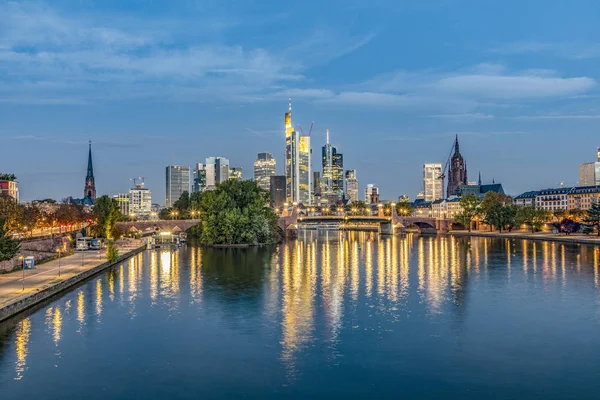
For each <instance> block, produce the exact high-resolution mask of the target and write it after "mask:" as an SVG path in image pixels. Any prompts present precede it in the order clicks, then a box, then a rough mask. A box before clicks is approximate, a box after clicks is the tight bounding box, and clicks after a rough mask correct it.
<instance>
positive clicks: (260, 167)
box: [254, 153, 277, 190]
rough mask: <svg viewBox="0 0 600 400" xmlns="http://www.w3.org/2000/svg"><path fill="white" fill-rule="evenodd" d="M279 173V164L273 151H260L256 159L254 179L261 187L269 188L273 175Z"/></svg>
mask: <svg viewBox="0 0 600 400" xmlns="http://www.w3.org/2000/svg"><path fill="white" fill-rule="evenodd" d="M274 175H277V164H276V162H275V158H274V157H273V154H271V153H258V156H257V157H256V160H255V161H254V180H255V181H256V183H257V184H258V186H260V187H261V188H263V189H265V190H269V188H270V187H271V177H272V176H274Z"/></svg>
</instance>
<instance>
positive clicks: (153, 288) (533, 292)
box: [0, 232, 600, 400]
mask: <svg viewBox="0 0 600 400" xmlns="http://www.w3.org/2000/svg"><path fill="white" fill-rule="evenodd" d="M599 263H600V250H599V249H597V248H594V247H586V246H572V245H563V244H558V243H547V242H533V241H526V240H503V239H490V238H471V239H468V238H453V237H440V238H436V237H419V236H412V235H409V236H407V237H390V238H380V237H378V236H377V235H375V234H369V233H360V234H358V233H357V234H346V235H341V234H338V233H329V234H317V233H314V232H313V233H306V234H305V235H304V236H302V235H301V238H300V239H299V240H297V241H292V242H288V243H286V244H284V245H282V246H280V247H278V248H277V247H274V248H270V249H268V248H261V249H232V250H216V249H204V248H200V247H197V246H194V245H191V244H190V245H188V246H187V247H184V248H182V249H180V250H174V251H169V250H157V251H148V252H145V253H143V254H140V255H138V256H136V257H134V258H132V259H130V260H128V261H126V262H124V263H123V264H122V265H120V266H118V267H116V268H114V269H113V270H111V271H107V272H106V273H103V274H102V275H99V276H98V277H96V278H94V279H92V280H91V281H89V282H87V283H85V284H84V285H82V286H80V287H78V288H76V289H74V290H73V291H71V292H69V293H67V294H65V295H64V296H63V297H61V298H59V299H57V300H56V301H54V302H52V303H51V304H49V305H46V306H44V307H43V308H41V309H39V310H37V311H36V312H34V313H33V314H31V315H30V316H28V317H26V318H24V319H22V320H20V321H17V322H16V324H10V325H8V326H5V327H4V330H3V331H1V332H0V399H2V400H5V399H45V400H46V399H58V398H67V399H68V398H85V399H135V398H139V399H167V398H172V399H196V398H198V399H200V398H203V399H205V398H237V397H242V396H244V397H246V398H299V397H311V398H341V397H346V398H364V397H367V396H368V397H371V398H373V399H375V398H408V399H413V398H455V399H514V398H521V399H532V398H536V399H568V398H571V399H598V398H600V367H599V365H600V318H599V316H600V275H599Z"/></svg>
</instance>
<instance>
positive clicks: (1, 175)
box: [0, 173, 17, 181]
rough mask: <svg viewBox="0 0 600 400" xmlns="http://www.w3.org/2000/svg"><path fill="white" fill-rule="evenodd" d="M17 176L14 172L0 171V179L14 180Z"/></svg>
mask: <svg viewBox="0 0 600 400" xmlns="http://www.w3.org/2000/svg"><path fill="white" fill-rule="evenodd" d="M16 180H17V177H16V176H15V174H4V173H0V181H16Z"/></svg>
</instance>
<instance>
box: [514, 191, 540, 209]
mask: <svg viewBox="0 0 600 400" xmlns="http://www.w3.org/2000/svg"><path fill="white" fill-rule="evenodd" d="M538 193H539V192H538V191H537V190H534V191H529V192H525V193H521V194H520V195H518V196H517V197H515V198H514V199H513V201H514V203H515V205H516V206H518V207H525V206H535V198H536V196H537V195H538Z"/></svg>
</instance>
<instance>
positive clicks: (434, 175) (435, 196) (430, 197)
mask: <svg viewBox="0 0 600 400" xmlns="http://www.w3.org/2000/svg"><path fill="white" fill-rule="evenodd" d="M423 196H424V197H423V198H424V199H425V201H436V200H439V199H441V198H443V197H444V188H443V187H442V164H439V163H435V164H424V165H423Z"/></svg>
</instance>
